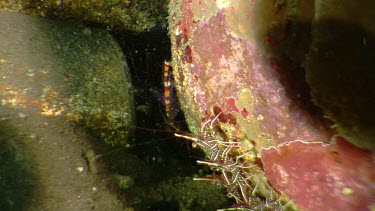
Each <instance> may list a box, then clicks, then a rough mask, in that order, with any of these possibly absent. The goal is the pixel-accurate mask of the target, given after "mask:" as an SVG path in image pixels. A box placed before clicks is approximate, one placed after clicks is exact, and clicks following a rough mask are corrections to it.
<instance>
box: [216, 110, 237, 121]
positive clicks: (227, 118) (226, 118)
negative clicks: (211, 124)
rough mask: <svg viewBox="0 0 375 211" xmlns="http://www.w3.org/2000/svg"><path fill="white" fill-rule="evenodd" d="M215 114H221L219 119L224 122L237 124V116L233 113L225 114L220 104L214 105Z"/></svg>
mask: <svg viewBox="0 0 375 211" xmlns="http://www.w3.org/2000/svg"><path fill="white" fill-rule="evenodd" d="M214 115H215V116H217V115H220V116H219V118H218V119H219V121H220V122H222V123H229V124H232V125H236V124H237V121H236V117H234V116H233V115H232V114H231V113H228V114H225V113H223V112H222V109H221V108H220V107H219V106H214Z"/></svg>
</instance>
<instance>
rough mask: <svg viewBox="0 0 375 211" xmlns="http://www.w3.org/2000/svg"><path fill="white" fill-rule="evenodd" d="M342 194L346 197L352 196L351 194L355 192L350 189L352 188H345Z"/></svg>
mask: <svg viewBox="0 0 375 211" xmlns="http://www.w3.org/2000/svg"><path fill="white" fill-rule="evenodd" d="M341 193H342V194H344V195H350V194H352V193H353V190H352V189H350V188H344V189H342V191H341Z"/></svg>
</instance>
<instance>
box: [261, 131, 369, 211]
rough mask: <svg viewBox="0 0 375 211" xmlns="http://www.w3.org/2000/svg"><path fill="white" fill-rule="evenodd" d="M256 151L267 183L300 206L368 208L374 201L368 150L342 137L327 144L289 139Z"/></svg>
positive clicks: (306, 208)
mask: <svg viewBox="0 0 375 211" xmlns="http://www.w3.org/2000/svg"><path fill="white" fill-rule="evenodd" d="M260 154H261V160H262V163H263V166H264V171H265V172H266V175H267V178H268V180H269V181H270V183H271V184H272V185H273V187H275V188H276V189H277V190H279V191H281V192H284V193H285V194H287V196H288V197H290V198H291V199H292V200H293V202H294V203H295V204H296V205H297V206H298V207H299V208H300V209H301V210H309V211H310V210H312V211H314V210H317V211H318V210H319V211H320V210H340V211H343V210H348V211H349V210H350V211H351V210H368V209H369V208H368V207H369V206H370V205H371V204H374V203H375V198H374V197H373V196H375V163H374V161H373V159H372V156H371V153H370V152H369V151H366V150H362V149H358V148H356V147H354V146H353V145H351V144H349V143H348V142H346V141H345V140H344V139H343V138H337V139H336V143H335V144H331V145H326V144H323V143H318V142H302V141H293V142H290V143H288V144H283V145H279V146H277V147H270V148H266V149H264V148H263V149H261V151H260ZM345 190H346V191H349V192H350V191H352V192H351V193H346V194H344V192H345Z"/></svg>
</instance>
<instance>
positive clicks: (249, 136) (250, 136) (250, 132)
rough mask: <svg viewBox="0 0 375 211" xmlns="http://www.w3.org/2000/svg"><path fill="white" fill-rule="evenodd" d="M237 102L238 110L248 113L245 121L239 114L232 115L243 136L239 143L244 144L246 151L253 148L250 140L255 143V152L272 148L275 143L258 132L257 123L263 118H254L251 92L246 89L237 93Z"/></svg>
mask: <svg viewBox="0 0 375 211" xmlns="http://www.w3.org/2000/svg"><path fill="white" fill-rule="evenodd" d="M237 95H238V100H237V102H236V104H237V106H238V108H239V109H243V108H245V109H246V110H247V111H248V112H249V116H248V117H247V119H245V118H244V117H243V116H242V115H241V114H237V113H234V115H235V117H236V120H237V125H239V126H240V130H241V132H242V134H243V136H242V137H240V139H241V141H243V142H244V143H245V146H246V147H249V148H247V149H248V150H253V149H254V146H253V144H251V142H250V141H251V140H252V141H255V143H256V146H255V149H256V150H257V151H259V150H260V148H261V147H267V146H273V145H275V141H274V140H273V139H272V138H271V137H269V135H267V134H266V133H263V132H261V131H260V129H259V126H258V121H262V120H263V118H259V117H254V116H253V115H252V113H253V107H252V102H253V98H252V96H251V92H250V90H248V89H242V90H240V91H239V92H238V93H237Z"/></svg>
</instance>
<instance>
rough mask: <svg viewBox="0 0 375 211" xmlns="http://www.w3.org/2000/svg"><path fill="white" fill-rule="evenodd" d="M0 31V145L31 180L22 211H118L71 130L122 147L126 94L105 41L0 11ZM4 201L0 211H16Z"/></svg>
mask: <svg viewBox="0 0 375 211" xmlns="http://www.w3.org/2000/svg"><path fill="white" fill-rule="evenodd" d="M0 31H1V33H0V77H1V78H0V87H1V93H0V102H1V105H0V111H1V112H0V113H1V118H2V120H1V124H2V127H1V128H2V129H1V130H2V133H1V134H2V137H1V138H2V139H6V141H7V142H11V143H13V144H15V145H17V146H18V148H19V149H21V150H22V153H21V154H22V155H23V157H24V161H25V163H26V165H28V168H29V169H30V172H31V174H32V177H33V179H30V180H32V185H33V187H34V189H33V193H32V195H31V196H29V197H30V201H29V204H28V205H27V206H26V204H25V206H24V207H22V209H35V210H91V209H98V210H123V205H122V203H121V202H120V201H119V200H118V199H117V197H116V195H115V194H113V193H112V192H111V191H110V190H108V188H107V182H106V180H105V178H104V177H103V178H102V177H99V176H97V174H96V173H103V171H104V170H103V168H97V167H98V166H99V167H100V165H97V164H95V163H96V161H97V160H96V158H97V157H96V155H94V154H93V153H92V149H91V145H90V137H88V136H87V134H86V133H84V132H83V130H82V129H80V128H79V127H77V126H76V124H74V121H76V122H78V123H83V124H84V125H85V126H87V127H88V128H90V129H92V131H97V135H101V136H102V138H103V139H106V140H107V141H108V142H110V143H113V144H126V137H127V134H128V132H129V125H130V124H131V122H132V119H133V116H132V115H133V111H132V104H133V102H132V99H133V97H132V86H131V84H130V78H129V75H128V74H129V73H128V72H127V71H128V70H127V66H126V63H125V62H124V60H123V56H122V53H121V51H120V50H119V48H118V46H117V45H116V43H115V42H114V40H113V39H112V37H111V36H110V35H109V34H108V33H107V32H105V31H102V30H97V29H90V28H82V27H75V26H72V25H68V24H64V23H61V22H58V21H51V20H46V19H40V18H35V17H30V16H27V15H23V14H19V13H15V12H9V11H3V10H2V11H0ZM3 173H7V172H3ZM8 173H11V172H8ZM2 191H3V190H2ZM13 191H16V190H15V189H14V190H13ZM12 200H14V199H9V200H8V201H7V202H6V203H3V202H1V203H0V208H4V209H7V208H9V209H13V208H15V207H14V206H21V205H19V204H14V203H13V201H12ZM18 208H19V207H18Z"/></svg>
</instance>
